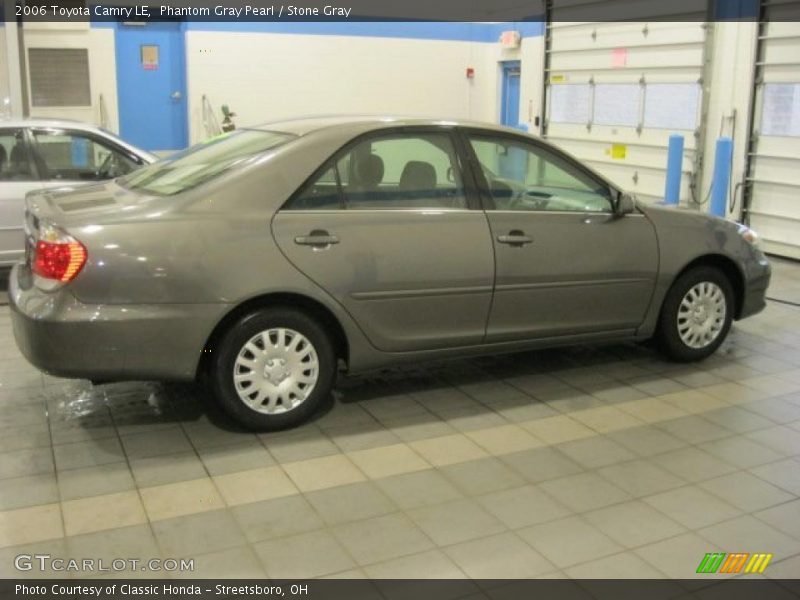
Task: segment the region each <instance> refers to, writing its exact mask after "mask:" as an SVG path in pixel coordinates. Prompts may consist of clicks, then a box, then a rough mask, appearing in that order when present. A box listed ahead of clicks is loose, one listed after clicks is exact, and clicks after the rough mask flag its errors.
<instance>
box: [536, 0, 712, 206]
mask: <svg viewBox="0 0 800 600" xmlns="http://www.w3.org/2000/svg"><path fill="white" fill-rule="evenodd" d="M698 4H700V3H694V6H697V5H698ZM699 17H700V16H698V18H699ZM568 18H569V17H568V15H559V13H558V10H554V11H552V12H551V14H550V18H549V20H548V25H547V31H546V36H547V37H546V42H545V48H546V49H545V52H546V54H545V71H546V72H545V81H546V82H547V85H546V93H545V107H546V108H545V115H546V116H545V121H544V126H543V131H542V133H543V135H544V136H545V137H547V138H548V139H549V140H550V141H552V142H554V143H555V144H557V145H559V146H561V147H562V148H564V149H565V150H566V151H568V152H570V153H572V154H574V155H576V156H577V157H579V158H581V159H583V160H585V161H587V162H588V163H589V164H591V165H592V166H593V167H595V168H596V169H597V170H598V171H599V172H601V173H603V174H604V175H606V176H607V177H608V178H609V179H611V180H612V181H614V182H615V183H616V184H617V185H619V186H620V187H622V188H624V189H627V190H629V191H631V192H634V193H635V194H636V195H637V197H639V198H640V199H643V200H645V201H660V200H662V199H663V196H664V184H665V178H666V165H667V147H668V143H669V137H670V135H671V134H680V135H683V137H684V146H685V152H684V161H683V165H682V169H683V179H682V187H681V192H680V193H681V201H682V202H689V201H690V200H691V199H692V197H693V186H692V183H693V181H694V176H695V173H697V171H698V165H699V164H700V156H699V155H698V150H697V149H698V148H702V147H703V145H702V143H703V140H702V138H701V133H700V130H701V128H700V123H701V114H702V112H703V96H704V94H703V89H702V88H703V85H702V80H703V74H704V62H705V52H706V45H707V37H708V36H707V31H708V28H707V27H706V25H705V23H703V22H700V21H695V22H651V23H645V22H641V21H639V22H621V23H620V22H616V23H597V22H595V23H586V22H580V23H575V22H564V21H566V19H568ZM700 200H702V198H701V199H700Z"/></svg>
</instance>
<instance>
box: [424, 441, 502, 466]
mask: <svg viewBox="0 0 800 600" xmlns="http://www.w3.org/2000/svg"><path fill="white" fill-rule="evenodd" d="M411 447H412V448H413V449H414V450H416V451H417V452H418V453H419V454H420V455H422V457H423V458H425V460H427V461H428V462H429V463H431V464H432V465H433V466H435V467H442V466H444V465H452V464H455V463H460V462H467V461H468V460H475V459H477V458H483V457H485V456H487V454H486V452H485V451H484V450H483V449H482V448H481V447H480V446H478V445H477V444H475V442H473V441H472V440H470V439H469V438H468V437H467V436H465V435H463V434H460V433H457V434H455V435H446V436H443V437H438V438H431V439H429V440H418V441H416V442H411Z"/></svg>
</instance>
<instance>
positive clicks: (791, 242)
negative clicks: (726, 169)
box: [745, 0, 800, 259]
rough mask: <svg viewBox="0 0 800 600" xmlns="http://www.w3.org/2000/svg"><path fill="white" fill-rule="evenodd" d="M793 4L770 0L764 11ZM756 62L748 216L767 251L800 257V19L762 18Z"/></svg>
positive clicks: (775, 13) (769, 14) (777, 14)
mask: <svg viewBox="0 0 800 600" xmlns="http://www.w3.org/2000/svg"><path fill="white" fill-rule="evenodd" d="M788 5H789V3H788V2H780V1H775V0H773V1H772V2H769V3H766V2H765V3H764V6H762V11H763V12H762V16H763V17H765V19H772V18H774V19H781V18H785V17H786V15H785V14H782V12H781V11H783V10H785V9H786V8H788ZM795 9H796V5H795ZM756 65H757V71H756V93H755V103H754V110H753V121H752V123H753V132H752V136H751V140H750V153H749V169H748V185H747V188H746V190H747V196H746V202H745V207H746V208H745V218H746V222H748V223H749V224H750V226H751V227H752V228H753V229H755V230H756V231H757V232H758V233H759V235H760V236H761V239H762V245H763V247H764V250H765V251H767V252H770V253H773V254H777V255H780V256H788V257H791V258H796V259H800V23H798V22H786V21H778V20H774V21H762V23H761V26H760V30H759V51H758V62H757V63H756Z"/></svg>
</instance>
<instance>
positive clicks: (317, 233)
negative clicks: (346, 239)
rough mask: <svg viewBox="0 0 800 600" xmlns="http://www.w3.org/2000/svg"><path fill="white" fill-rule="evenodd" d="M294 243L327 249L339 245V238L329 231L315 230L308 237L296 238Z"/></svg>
mask: <svg viewBox="0 0 800 600" xmlns="http://www.w3.org/2000/svg"><path fill="white" fill-rule="evenodd" d="M294 243H295V244H299V245H301V246H314V247H315V248H327V247H328V246H330V245H332V244H338V243H339V238H338V237H336V236H335V235H331V234H330V233H328V232H327V231H324V230H321V229H315V230H314V231H312V232H311V233H309V234H308V235H300V236H297V237H296V238H294Z"/></svg>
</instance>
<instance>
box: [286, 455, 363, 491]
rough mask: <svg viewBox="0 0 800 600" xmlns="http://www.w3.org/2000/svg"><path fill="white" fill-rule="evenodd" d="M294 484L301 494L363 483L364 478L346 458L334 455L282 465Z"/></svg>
mask: <svg viewBox="0 0 800 600" xmlns="http://www.w3.org/2000/svg"><path fill="white" fill-rule="evenodd" d="M284 469H285V470H286V472H287V473H288V474H289V477H291V478H292V481H293V482H294V484H295V485H296V486H297V487H298V488H299V489H300V491H302V492H310V491H312V490H321V489H323V488H329V487H334V486H337V485H345V484H348V483H356V482H357V481H364V480H365V479H366V477H364V474H363V473H362V472H361V471H359V470H358V469H357V468H356V466H355V465H354V464H353V463H352V462H350V460H349V459H348V458H347V457H346V456H342V455H341V454H334V455H333V456H324V457H322V458H312V459H310V460H301V461H298V462H294V463H289V464H286V465H284Z"/></svg>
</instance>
